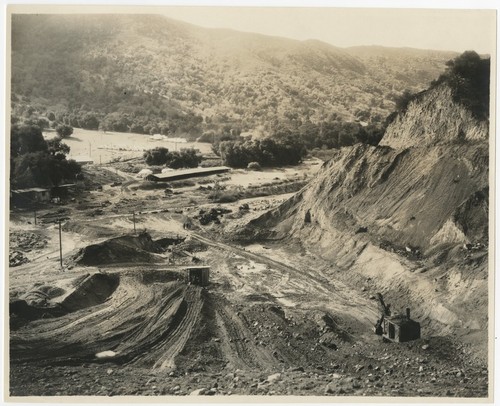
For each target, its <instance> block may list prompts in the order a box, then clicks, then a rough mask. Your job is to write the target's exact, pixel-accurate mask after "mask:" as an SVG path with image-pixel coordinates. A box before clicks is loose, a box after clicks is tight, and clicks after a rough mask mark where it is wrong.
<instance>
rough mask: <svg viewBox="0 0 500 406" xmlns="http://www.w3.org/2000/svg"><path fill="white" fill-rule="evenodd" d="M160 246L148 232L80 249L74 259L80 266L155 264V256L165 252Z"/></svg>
mask: <svg viewBox="0 0 500 406" xmlns="http://www.w3.org/2000/svg"><path fill="white" fill-rule="evenodd" d="M163 251H164V250H163V248H162V246H161V245H160V244H158V243H156V242H154V241H153V239H152V238H151V236H150V235H149V234H148V233H147V232H142V233H140V234H139V235H137V236H134V235H124V236H120V237H116V238H112V239H109V240H106V241H104V242H101V243H99V244H92V245H88V246H86V247H84V248H82V249H80V250H79V251H78V252H77V253H76V254H75V255H74V257H73V261H74V262H75V263H76V264H78V265H84V266H98V265H107V264H113V263H137V262H155V260H156V261H158V260H159V258H156V257H155V256H154V255H153V254H154V253H161V252H163Z"/></svg>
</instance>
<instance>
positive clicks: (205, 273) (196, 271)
mask: <svg viewBox="0 0 500 406" xmlns="http://www.w3.org/2000/svg"><path fill="white" fill-rule="evenodd" d="M209 277H210V267H209V266H192V267H189V268H186V282H187V283H191V284H193V285H199V286H207V285H208V283H209Z"/></svg>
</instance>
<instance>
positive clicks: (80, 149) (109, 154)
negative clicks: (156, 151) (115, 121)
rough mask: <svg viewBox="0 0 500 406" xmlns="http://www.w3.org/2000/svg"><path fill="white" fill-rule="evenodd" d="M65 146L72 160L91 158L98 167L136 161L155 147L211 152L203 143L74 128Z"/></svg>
mask: <svg viewBox="0 0 500 406" xmlns="http://www.w3.org/2000/svg"><path fill="white" fill-rule="evenodd" d="M55 135H56V133H55V132H46V133H44V136H45V138H46V139H49V138H53V137H55ZM64 143H65V144H67V145H68V146H69V147H70V148H71V151H70V154H69V158H74V157H90V158H92V159H93V160H94V162H95V163H100V162H102V163H106V162H110V161H112V160H113V159H116V158H119V157H121V159H128V158H136V157H140V156H142V154H143V152H144V151H145V150H148V149H152V148H155V147H165V148H168V149H169V150H171V151H175V150H177V151H178V150H180V149H181V148H195V149H198V150H200V152H201V153H202V154H208V153H210V152H211V144H209V143H203V142H182V143H181V142H175V141H174V139H172V140H152V139H151V138H150V136H149V135H146V134H134V133H119V132H111V131H106V132H103V131H91V130H83V129H81V128H75V129H74V130H73V134H72V136H71V137H69V138H66V139H65V140H64Z"/></svg>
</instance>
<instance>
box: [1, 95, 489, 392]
mask: <svg viewBox="0 0 500 406" xmlns="http://www.w3.org/2000/svg"><path fill="white" fill-rule="evenodd" d="M435 92H440V94H439V95H437V96H435V95H433V96H435V97H446V91H444V92H443V91H441V90H440V89H437V90H435ZM419 108H421V107H420V105H419V104H417V103H415V105H412V106H410V108H409V109H408V112H407V113H406V117H407V118H406V119H407V120H412V119H413V120H414V118H412V113H413V111H414V110H416V109H419ZM429 114H431V115H432V113H429ZM419 117H420V119H421V117H422V115H421V114H420V115H419ZM430 119H431V117H430V118H429V120H430ZM395 125H396V124H395ZM450 125H451V122H450ZM427 128H430V130H432V123H430V124H428V126H427ZM395 131H396V128H391V127H390V128H389V129H388V131H387V132H386V135H385V137H384V139H383V140H382V142H381V145H379V146H376V147H374V146H362V145H356V146H353V147H348V148H342V149H340V150H339V151H338V152H337V155H335V156H334V157H333V158H332V159H331V160H329V161H327V162H325V163H324V164H323V165H322V166H321V167H320V165H313V166H312V168H313V169H312V170H311V175H310V176H311V179H310V180H309V181H308V182H307V184H306V186H304V187H303V188H302V189H301V190H300V191H299V192H296V193H291V194H288V195H280V194H278V195H276V196H272V195H271V196H266V197H265V198H251V199H247V200H246V201H245V202H242V201H240V202H236V203H227V204H214V203H212V202H210V201H209V200H205V202H204V203H203V195H202V194H203V193H204V192H203V191H200V190H199V189H196V188H192V187H187V188H185V190H184V189H182V188H180V189H178V190H179V191H183V193H182V194H180V195H178V196H176V198H175V199H166V198H164V197H158V196H159V192H158V190H156V189H153V190H143V189H141V188H139V187H137V186H138V185H137V184H135V187H134V183H133V182H131V181H129V182H128V184H127V179H123V178H122V175H120V174H117V172H116V171H113V170H112V168H111V165H112V164H110V169H109V170H108V172H106V170H105V169H99V168H97V167H96V168H94V167H88V168H87V169H86V170H87V171H88V173H89V174H92V171H98V172H96V176H94V179H98V176H97V175H98V174H99V173H100V172H99V171H101V172H102V171H104V173H106V176H103V175H102V174H101V181H102V183H103V184H102V187H99V188H95V185H92V188H91V189H92V190H86V191H83V192H80V194H79V195H75V197H73V198H69V199H68V200H67V202H66V203H65V204H64V205H62V206H60V208H58V209H57V208H56V209H47V210H46V211H45V212H44V211H43V210H41V211H40V212H39V213H37V216H38V217H37V220H36V221H37V222H36V224H35V223H34V218H33V213H32V212H31V211H29V210H26V209H16V208H13V210H12V211H11V227H10V251H11V255H10V260H11V268H10V275H9V294H10V322H9V324H10V330H11V335H10V343H9V348H10V350H9V357H10V366H11V368H10V382H11V386H10V392H11V394H12V395H17V396H41V395H74V394H79V395H102V396H121V395H290V394H293V395H320V396H323V395H342V396H403V397H409V396H429V397H435V396H454V397H484V396H486V395H487V391H488V377H489V376H488V364H487V359H488V357H487V354H488V330H487V328H486V326H487V325H488V317H487V315H488V312H487V307H488V300H489V298H488V227H487V224H488V221H487V218H488V169H487V168H488V144H487V138H486V134H482V135H481V134H480V133H479V130H477V132H476V133H477V134H480V136H478V137H477V139H474V140H471V141H470V142H460V143H456V142H454V141H453V140H449V141H447V140H445V141H441V142H439V143H434V142H432V141H429V142H428V143H424V144H419V145H416V146H412V147H408V148H404V149H401V148H399V147H398V146H397V145H396V146H395V147H394V148H393V147H391V144H392V141H391V139H393V138H396V136H395V135H393V134H394V132H395ZM451 131H452V130H451V129H450V132H451ZM471 131H472V130H471ZM476 133H475V134H476ZM402 136H404V134H403V135H399V136H398V137H402ZM398 139H400V138H398ZM312 163H314V162H312ZM217 176H219V177H220V176H222V175H220V174H219V175H213V178H214V181H215V180H216V179H217ZM233 176H237V174H236V173H235V174H233ZM118 181H119V182H124V184H123V185H122V186H119V187H116V186H113V184H114V183H116V182H118ZM204 183H206V180H205V182H204ZM124 185H125V186H124ZM194 200H197V201H199V202H201V203H202V204H197V205H193V204H192V202H193V201H194ZM242 203H244V204H242ZM96 208H99V210H100V211H99V212H98V214H96ZM124 213H126V214H124ZM208 214H210V216H208V217H207V215H208ZM201 218H204V219H205V220H203V221H202V220H201ZM207 219H208V220H207ZM210 219H211V220H210ZM212 220H215V221H212ZM202 222H203V223H205V224H204V225H203V224H202ZM59 233H61V235H62V240H61V246H60V245H59V244H60V243H59ZM19 258H23V260H19ZM60 261H61V262H62V267H61V266H60ZM196 269H198V270H199V272H198V271H196ZM203 270H205V271H206V279H205V282H204V283H201V281H202V276H203V275H205V273H204V272H205V271H203ZM193 275H194V276H193ZM204 277H205V276H204ZM381 297H382V298H383V300H382V303H384V304H390V311H389V315H390V316H389V315H388V314H385V318H386V320H389V323H388V325H391V326H392V325H395V326H396V328H398V329H399V328H401V329H402V330H401V331H403V333H401V334H400V335H401V338H402V337H403V336H404V334H405V333H404V328H405V327H404V325H402V324H401V323H400V322H396V321H394V322H391V320H393V319H394V317H396V318H397V317H399V318H400V319H404V318H405V317H406V316H405V315H406V313H405V312H406V309H411V316H410V315H408V319H410V317H411V319H413V320H414V321H416V322H418V324H419V329H420V330H419V334H418V336H417V337H411V339H410V340H407V341H406V340H401V342H400V341H399V340H397V339H389V338H391V337H390V336H389V335H388V334H389V333H388V332H387V331H386V332H385V335H383V336H380V335H377V334H374V326H375V325H376V323H377V320H379V319H380V307H381V304H380V298H381ZM391 312H392V314H391ZM398 315H399V316H398ZM391 323H392V324H391ZM394 323H395V324H394ZM403 324H404V323H403ZM391 328H392V327H391ZM398 331H399V330H398ZM398 334H399V333H398ZM398 337H399V336H398ZM392 338H394V336H392ZM396 338H397V337H396ZM132 377H133V379H132Z"/></svg>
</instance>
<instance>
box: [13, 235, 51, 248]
mask: <svg viewBox="0 0 500 406" xmlns="http://www.w3.org/2000/svg"><path fill="white" fill-rule="evenodd" d="M9 241H10V245H11V247H14V246H15V247H16V248H17V249H19V250H20V251H23V252H30V251H32V250H34V249H42V248H45V246H46V245H47V240H46V239H44V238H43V236H41V235H40V234H35V233H29V232H26V233H24V232H21V233H10V234H9Z"/></svg>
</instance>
